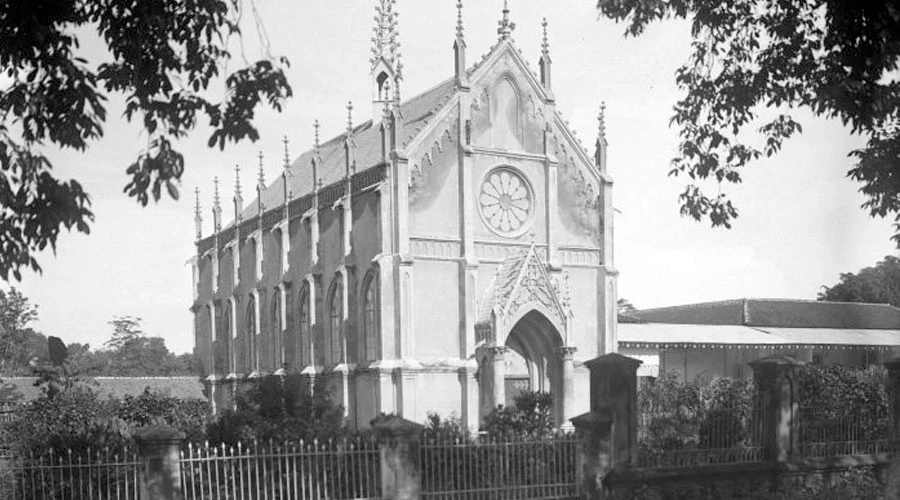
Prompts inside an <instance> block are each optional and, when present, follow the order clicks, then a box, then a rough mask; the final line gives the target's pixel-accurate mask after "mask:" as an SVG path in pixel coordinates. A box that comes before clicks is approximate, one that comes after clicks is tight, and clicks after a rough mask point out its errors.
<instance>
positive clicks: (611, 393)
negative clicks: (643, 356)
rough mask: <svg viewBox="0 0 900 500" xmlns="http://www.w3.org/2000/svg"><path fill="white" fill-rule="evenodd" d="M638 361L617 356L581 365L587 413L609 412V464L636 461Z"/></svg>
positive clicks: (604, 357) (601, 358)
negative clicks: (587, 376)
mask: <svg viewBox="0 0 900 500" xmlns="http://www.w3.org/2000/svg"><path fill="white" fill-rule="evenodd" d="M641 363H642V362H641V361H638V360H636V359H634V358H629V357H627V356H622V355H621V354H618V353H612V354H604V355H603V356H599V357H597V358H594V359H592V360H590V361H587V362H586V363H585V366H587V367H588V369H589V370H590V372H591V411H592V412H598V411H609V412H610V415H611V417H612V420H613V422H614V425H613V430H612V460H613V465H633V464H635V463H636V461H637V423H638V414H637V369H638V367H639V366H640V365H641Z"/></svg>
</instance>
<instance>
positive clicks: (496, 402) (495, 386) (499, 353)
mask: <svg viewBox="0 0 900 500" xmlns="http://www.w3.org/2000/svg"><path fill="white" fill-rule="evenodd" d="M507 351H509V349H508V348H507V347H504V346H491V347H488V352H489V353H490V358H491V361H490V363H491V382H492V383H491V410H492V411H493V410H496V409H497V406H500V405H505V404H506V352H507Z"/></svg>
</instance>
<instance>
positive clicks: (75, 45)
mask: <svg viewBox="0 0 900 500" xmlns="http://www.w3.org/2000/svg"><path fill="white" fill-rule="evenodd" d="M250 1H251V2H253V1H254V0H250ZM242 10H243V9H242V2H241V0H30V1H27V2H0V67H2V68H3V70H4V73H5V74H4V76H5V80H8V81H10V83H9V84H8V86H7V87H6V88H3V89H0V169H2V171H0V203H2V205H3V207H4V208H5V210H3V211H0V277H2V278H3V279H4V280H7V279H9V273H10V272H11V273H12V275H13V276H14V277H15V278H16V279H21V268H23V267H26V268H31V269H33V270H35V271H38V272H39V271H40V269H41V267H40V265H39V263H38V262H37V260H36V259H35V256H34V254H35V253H36V252H38V251H41V250H44V249H46V248H47V246H48V245H49V246H50V247H51V248H52V249H53V250H54V251H55V249H56V241H57V237H58V236H59V232H60V230H61V229H63V228H65V229H67V230H72V229H73V228H74V229H75V230H77V231H80V232H83V233H88V232H89V231H90V227H89V223H90V222H91V221H92V220H93V213H92V212H91V208H90V197H89V196H88V194H87V193H86V192H84V190H83V189H82V188H81V185H80V184H79V183H78V182H77V181H76V180H70V181H61V180H60V179H57V178H56V177H54V175H53V173H52V168H53V165H52V164H51V162H50V161H49V160H48V159H47V157H46V156H44V153H43V149H44V148H46V147H48V146H55V147H59V148H62V149H73V150H78V151H82V150H84V149H86V148H87V147H88V146H90V145H91V144H92V143H93V142H95V141H96V140H98V139H99V138H101V137H102V135H103V125H104V124H105V123H106V108H105V105H104V103H105V102H106V101H107V99H108V97H109V96H111V95H121V96H123V97H124V98H125V117H126V119H127V120H129V121H131V120H133V119H137V120H139V121H140V123H141V125H142V126H143V129H144V131H145V132H146V133H147V144H148V146H147V149H146V150H144V151H141V152H139V153H137V152H136V153H137V158H136V160H135V161H134V162H133V163H132V164H131V165H130V166H128V167H127V170H126V172H127V174H128V175H130V176H131V180H130V181H129V182H128V184H127V185H126V186H125V189H124V190H125V192H126V193H128V195H129V196H132V197H135V198H136V199H137V201H138V202H139V203H141V204H142V205H147V203H148V202H149V200H150V199H153V200H154V201H155V200H159V198H160V197H161V193H162V189H163V188H165V189H166V191H167V192H168V193H169V195H170V196H171V197H173V198H177V197H178V180H179V179H180V178H181V175H182V172H183V171H184V166H185V162H184V157H183V156H182V155H181V154H180V153H178V152H177V151H176V149H175V144H176V142H177V141H178V140H179V139H181V138H183V137H185V136H186V135H187V134H188V133H189V132H191V131H192V130H193V129H194V128H195V127H196V126H197V124H198V122H199V121H200V120H203V119H205V121H206V122H208V124H209V126H210V127H211V128H212V133H211V135H210V137H209V141H208V144H209V146H210V147H212V146H218V147H219V148H224V146H225V145H226V143H228V142H237V141H240V140H242V139H250V140H254V141H255V140H256V139H257V138H258V136H259V134H258V132H257V130H256V129H255V128H254V127H253V124H252V120H253V118H254V113H255V111H256V109H257V108H258V107H260V106H268V107H271V108H273V109H275V110H277V111H281V109H282V106H283V104H284V101H285V99H287V98H288V97H290V96H291V87H290V86H289V84H288V82H287V79H286V78H285V75H284V71H283V68H284V67H286V66H287V64H288V61H287V60H286V59H285V58H273V57H272V56H271V55H270V54H268V52H267V51H266V53H264V54H263V56H262V58H261V59H260V60H257V61H255V62H250V61H247V60H246V59H243V60H244V61H245V62H246V64H243V65H241V66H240V67H238V68H237V69H235V70H234V71H232V72H231V73H229V74H228V75H221V74H220V70H221V68H225V67H229V66H230V67H234V66H233V65H230V63H231V61H232V54H231V53H230V52H229V50H228V47H229V40H230V39H231V38H232V37H234V36H237V37H239V36H240V29H239V25H238V23H239V20H240V17H241V15H242V14H243V12H242ZM250 10H251V11H252V14H253V15H254V16H256V9H250ZM254 20H255V21H256V24H257V26H258V25H259V22H260V21H259V19H258V18H256V19H254ZM259 31H260V36H261V37H262V38H264V30H262V29H260V30H259ZM84 35H88V36H93V35H96V37H97V38H99V39H100V41H101V43H102V44H103V45H104V46H105V48H106V49H107V52H108V58H106V59H105V60H97V61H88V60H86V59H85V54H84V52H83V51H82V50H81V48H80V37H82V36H84ZM263 45H264V46H265V45H267V44H266V43H264V44H263ZM222 77H224V86H225V92H224V96H221V97H219V98H217V96H216V95H215V93H213V92H211V91H210V86H211V85H213V87H212V88H218V82H219V81H220V79H221V78H222ZM123 167H124V165H123Z"/></svg>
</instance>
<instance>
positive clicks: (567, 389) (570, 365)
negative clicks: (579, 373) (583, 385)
mask: <svg viewBox="0 0 900 500" xmlns="http://www.w3.org/2000/svg"><path fill="white" fill-rule="evenodd" d="M576 350H577V348H575V347H569V346H566V347H560V348H559V349H558V352H559V358H560V363H561V364H562V398H561V399H562V406H561V408H562V418H561V419H560V421H561V422H563V426H564V427H565V426H566V424H568V422H569V420H571V419H572V417H574V416H575V415H574V410H573V408H574V407H575V351H576Z"/></svg>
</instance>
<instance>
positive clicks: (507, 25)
mask: <svg viewBox="0 0 900 500" xmlns="http://www.w3.org/2000/svg"><path fill="white" fill-rule="evenodd" d="M497 24H498V25H499V27H498V28H497V34H498V35H500V39H501V40H506V39H507V38H509V36H510V35H511V34H512V32H513V30H514V29H516V23H514V22H511V21H510V20H509V4H508V0H503V19H501V20H499V21H497Z"/></svg>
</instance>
